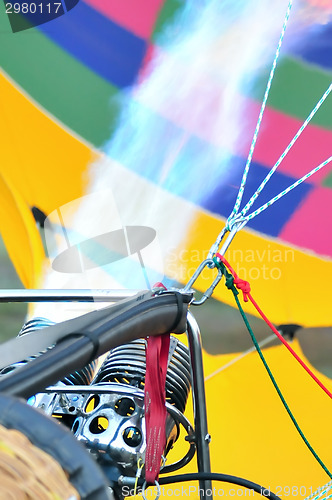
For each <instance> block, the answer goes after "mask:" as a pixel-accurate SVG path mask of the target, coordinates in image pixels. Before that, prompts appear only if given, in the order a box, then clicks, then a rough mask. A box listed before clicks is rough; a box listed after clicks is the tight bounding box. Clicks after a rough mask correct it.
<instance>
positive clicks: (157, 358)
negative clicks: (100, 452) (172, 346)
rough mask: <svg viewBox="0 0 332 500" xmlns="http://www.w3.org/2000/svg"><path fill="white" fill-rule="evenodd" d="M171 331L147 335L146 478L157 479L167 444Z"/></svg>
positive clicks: (150, 480)
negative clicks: (168, 370) (168, 367)
mask: <svg viewBox="0 0 332 500" xmlns="http://www.w3.org/2000/svg"><path fill="white" fill-rule="evenodd" d="M169 343H170V335H169V334H166V335H158V336H156V337H148V341H147V348H146V375H145V387H144V391H145V428H146V451H145V480H146V482H147V483H149V484H154V482H155V481H157V480H158V477H159V471H160V464H161V456H162V454H163V452H164V449H165V445H166V430H165V426H166V415H167V411H166V406H165V403H166V396H165V383H166V374H167V364H168V352H169Z"/></svg>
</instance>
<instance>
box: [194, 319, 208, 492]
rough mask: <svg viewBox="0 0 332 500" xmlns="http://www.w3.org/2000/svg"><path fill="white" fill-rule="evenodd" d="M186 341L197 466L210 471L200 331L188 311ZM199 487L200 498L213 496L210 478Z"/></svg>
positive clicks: (201, 469)
mask: <svg viewBox="0 0 332 500" xmlns="http://www.w3.org/2000/svg"><path fill="white" fill-rule="evenodd" d="M188 342H189V350H190V358H191V369H192V386H193V391H192V393H193V406H194V422H195V438H196V440H195V442H196V446H197V468H198V472H211V467H210V450H209V443H210V441H211V436H210V434H209V433H208V428H207V415H206V400H205V386H204V371H203V358H202V342H201V332H200V330H199V326H198V324H197V322H196V320H195V318H194V316H193V315H192V314H191V313H190V312H189V313H188ZM199 487H200V498H201V500H210V499H212V498H213V495H212V484H211V481H210V480H201V481H200V482H199Z"/></svg>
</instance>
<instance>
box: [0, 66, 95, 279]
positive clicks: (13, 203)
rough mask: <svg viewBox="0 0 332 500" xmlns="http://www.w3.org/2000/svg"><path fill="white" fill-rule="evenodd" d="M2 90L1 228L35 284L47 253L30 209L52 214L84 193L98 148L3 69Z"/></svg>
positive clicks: (22, 274) (22, 269)
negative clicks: (80, 137)
mask: <svg viewBox="0 0 332 500" xmlns="http://www.w3.org/2000/svg"><path fill="white" fill-rule="evenodd" d="M0 95H1V104H0V109H1V120H0V137H1V148H0V164H1V175H2V178H3V180H2V182H1V185H0V196H1V199H2V212H3V213H4V215H3V217H2V219H1V232H2V235H3V238H4V242H5V244H6V246H7V249H8V251H9V255H10V257H11V259H12V261H13V263H14V265H15V268H16V270H17V273H18V275H19V277H20V279H21V281H22V282H23V284H24V285H25V286H26V287H34V286H37V283H38V278H40V269H41V265H42V260H43V258H44V254H43V252H42V249H41V242H40V241H39V243H37V238H38V235H37V233H36V226H35V223H34V221H33V218H32V216H31V214H30V215H28V212H29V211H30V209H31V207H33V206H37V207H38V208H40V209H41V210H42V211H44V212H45V214H46V215H47V214H48V213H50V212H51V211H53V210H55V209H56V208H57V207H59V206H61V205H62V204H64V203H67V202H69V201H71V200H72V199H74V198H76V197H79V196H82V194H83V191H84V188H85V186H86V184H87V180H88V179H87V173H86V171H87V165H88V164H89V163H91V162H92V161H94V160H95V159H96V158H97V157H98V154H97V153H95V152H94V151H92V150H91V148H90V147H89V146H88V145H86V144H85V143H84V142H82V141H80V140H78V139H77V138H75V137H74V136H73V135H71V134H70V133H69V131H67V130H65V129H64V128H63V126H61V125H60V124H58V123H56V121H55V120H54V119H53V118H52V117H50V116H48V115H47V114H46V112H45V110H42V109H40V108H39V107H38V106H37V105H36V104H35V103H33V102H31V100H30V99H28V98H27V97H26V96H25V94H24V93H23V91H21V90H20V89H18V88H16V87H15V85H14V84H13V82H11V81H10V80H9V79H8V78H7V77H6V76H5V75H4V74H1V73H0ZM9 186H10V187H9ZM4 203H6V210H5V208H4ZM30 247H31V251H27V249H28V248H30Z"/></svg>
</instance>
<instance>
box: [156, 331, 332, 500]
mask: <svg viewBox="0 0 332 500" xmlns="http://www.w3.org/2000/svg"><path fill="white" fill-rule="evenodd" d="M292 347H293V348H294V349H295V351H296V352H297V354H299V355H300V356H301V357H302V358H304V355H303V352H302V350H301V348H300V346H299V344H298V342H297V341H294V342H293V343H292ZM264 354H265V356H266V359H267V361H268V363H269V365H270V368H271V370H272V372H273V374H274V375H275V378H276V380H277V383H278V384H279V387H280V388H281V390H282V392H283V394H284V396H285V398H286V401H287V403H288V404H289V406H290V408H291V410H292V412H293V414H294V416H295V418H296V419H297V421H298V423H299V425H300V427H301V428H302V430H303V432H304V434H305V436H306V437H307V439H308V440H309V442H310V444H311V445H312V446H313V447H314V449H315V451H316V452H317V453H318V455H319V457H320V458H321V460H322V461H323V462H324V463H325V465H326V466H327V467H328V468H332V456H331V451H330V442H331V439H332V430H331V426H330V425H329V422H330V419H331V417H332V406H331V400H330V399H329V397H328V396H327V395H326V394H325V393H324V392H323V391H322V390H321V389H320V388H319V387H318V386H317V385H316V383H315V382H313V381H312V380H311V378H310V377H309V376H308V375H307V373H306V372H305V371H304V370H303V368H302V367H301V366H300V365H299V364H298V363H297V362H296V361H295V359H294V358H293V357H292V356H291V355H290V353H289V352H288V351H287V350H286V349H285V347H284V346H277V347H272V348H269V349H267V350H265V351H264ZM236 356H237V354H231V355H221V356H211V355H209V354H207V353H204V369H205V374H206V376H208V375H209V374H211V373H213V372H214V371H215V370H217V369H218V368H221V367H222V366H224V365H226V364H227V363H229V361H231V360H232V359H234V358H235V357H236ZM307 363H308V362H307ZM311 369H312V371H313V372H314V373H315V374H316V375H317V376H318V377H320V379H321V380H322V381H323V383H324V384H325V385H326V386H327V387H328V388H329V389H330V390H331V389H332V383H331V381H330V380H329V379H328V378H327V377H325V376H324V375H322V374H320V373H318V372H317V370H315V369H314V368H313V367H311ZM206 397H207V411H208V423H209V432H210V434H211V436H212V440H211V444H210V451H211V466H212V467H211V468H212V471H213V472H219V473H224V474H231V475H235V476H238V477H243V478H246V479H249V480H251V481H253V482H256V483H259V484H261V485H263V486H264V487H266V488H270V489H271V491H273V492H274V493H276V494H278V496H281V497H282V498H284V497H287V496H288V497H290V498H298V499H301V498H305V497H306V496H308V495H309V494H310V493H312V492H313V491H315V489H316V488H317V487H318V486H320V485H323V484H325V483H326V482H328V480H329V477H328V476H327V474H326V473H325V472H324V471H323V469H322V468H321V467H320V465H319V464H318V463H317V462H316V460H315V458H314V457H313V455H312V454H311V452H310V451H309V450H308V448H307V447H306V445H305V444H304V442H303V440H302V438H301V437H300V436H299V434H298V432H297V431H296V429H295V427H294V425H293V423H292V422H291V420H290V418H289V416H288V414H287V413H286V411H285V409H284V407H283V405H282V403H281V401H280V399H279V396H278V395H277V393H276V391H275V389H274V387H273V385H272V383H271V381H270V379H269V377H268V374H267V372H266V371H265V368H264V367H263V364H262V362H261V360H260V359H259V357H258V355H257V353H252V354H249V355H247V356H246V357H244V358H242V359H241V360H240V361H237V362H235V363H234V364H233V365H231V366H229V367H227V368H225V370H222V371H220V372H219V373H218V375H216V376H214V377H212V378H210V379H209V380H207V381H206ZM188 406H190V405H188ZM187 416H188V418H189V419H192V408H189V409H188V411H187ZM322 429H324V432H322ZM180 449H181V452H184V451H185V449H186V444H183V443H182V445H181V444H180V443H179V444H178V445H177V450H176V454H177V455H176V457H177V458H178V454H179V451H180ZM169 458H170V459H171V458H172V456H170V457H169ZM195 468H196V467H195V462H194V460H193V462H192V463H191V464H190V465H188V466H187V467H186V469H185V470H183V472H194V471H195ZM213 488H214V494H215V498H218V497H222V496H224V497H227V496H228V497H231V496H235V497H238V496H254V495H253V493H252V492H251V493H250V491H249V490H246V491H245V490H243V489H242V488H239V487H237V486H235V485H231V484H226V483H219V482H214V483H213ZM172 491H173V493H172ZM178 493H181V494H180V496H183V497H185V496H190V497H191V498H199V491H198V483H195V482H193V483H182V484H178V485H173V486H170V487H166V486H165V487H163V490H162V496H165V497H166V496H175V495H177V494H178ZM255 496H256V494H255Z"/></svg>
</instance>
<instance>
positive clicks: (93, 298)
mask: <svg viewBox="0 0 332 500" xmlns="http://www.w3.org/2000/svg"><path fill="white" fill-rule="evenodd" d="M140 291H141V290H126V289H123V290H107V289H92V290H83V289H82V290H80V289H77V290H76V289H65V290H51V289H45V290H44V289H2V290H0V302H117V301H119V300H123V299H126V298H128V297H131V296H133V295H135V294H136V293H139V292H140Z"/></svg>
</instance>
